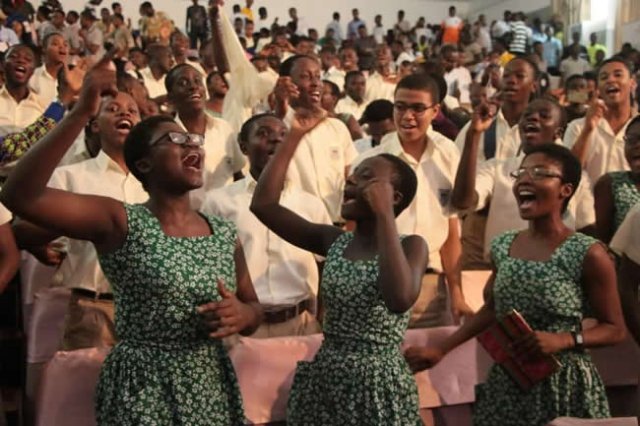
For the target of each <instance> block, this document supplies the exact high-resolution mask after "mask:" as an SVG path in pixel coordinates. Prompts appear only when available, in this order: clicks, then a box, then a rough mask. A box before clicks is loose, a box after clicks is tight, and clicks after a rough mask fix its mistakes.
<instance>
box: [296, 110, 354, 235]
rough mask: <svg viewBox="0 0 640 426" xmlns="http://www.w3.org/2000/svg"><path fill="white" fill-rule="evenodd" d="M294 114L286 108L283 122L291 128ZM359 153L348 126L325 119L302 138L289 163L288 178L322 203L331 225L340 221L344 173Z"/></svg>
mask: <svg viewBox="0 0 640 426" xmlns="http://www.w3.org/2000/svg"><path fill="white" fill-rule="evenodd" d="M294 114H295V112H294V111H293V109H292V108H289V110H288V111H287V114H286V116H285V117H284V123H285V124H286V125H287V127H291V122H292V121H293V117H294ZM357 156H358V153H357V151H356V149H355V147H354V146H353V142H352V141H351V135H350V133H349V130H348V129H347V126H345V125H344V123H343V122H342V121H340V120H338V119H337V118H326V119H324V120H323V121H322V122H321V123H319V124H318V125H317V126H316V127H315V128H314V129H313V130H311V131H310V132H308V133H307V134H305V135H304V137H303V138H302V140H301V141H300V145H299V146H298V149H297V150H296V153H295V154H294V156H293V159H292V160H291V165H290V166H289V171H288V178H289V180H290V181H291V184H292V185H294V186H298V187H300V188H302V189H303V190H304V191H307V192H309V193H311V194H313V195H315V196H316V197H318V198H320V199H321V200H322V202H323V203H324V205H325V207H326V208H327V211H328V212H329V216H330V217H331V220H332V221H333V222H340V221H341V218H340V208H341V205H342V191H343V190H344V181H345V171H347V170H348V167H349V165H350V164H351V163H352V162H353V160H355V158H356V157H357Z"/></svg>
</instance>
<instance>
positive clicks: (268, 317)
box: [262, 299, 311, 324]
mask: <svg viewBox="0 0 640 426" xmlns="http://www.w3.org/2000/svg"><path fill="white" fill-rule="evenodd" d="M310 309H311V301H310V300H309V299H306V300H303V301H302V302H300V303H298V304H297V305H293V306H284V307H279V306H274V307H265V308H264V316H263V319H262V321H263V322H264V323H265V324H280V323H283V322H286V321H289V320H290V319H293V318H295V317H297V316H298V315H300V314H301V313H303V312H305V311H308V310H310Z"/></svg>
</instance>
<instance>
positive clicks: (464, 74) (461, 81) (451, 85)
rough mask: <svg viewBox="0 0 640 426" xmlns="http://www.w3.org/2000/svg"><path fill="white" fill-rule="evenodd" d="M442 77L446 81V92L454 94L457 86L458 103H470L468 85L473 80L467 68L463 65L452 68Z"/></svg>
mask: <svg viewBox="0 0 640 426" xmlns="http://www.w3.org/2000/svg"><path fill="white" fill-rule="evenodd" d="M444 79H445V81H446V82H447V93H448V94H449V95H451V96H454V92H455V89H456V87H457V88H458V90H459V91H460V103H461V104H471V99H470V98H469V86H470V85H471V82H472V81H473V80H472V78H471V73H470V72H469V70H468V69H466V68H465V67H457V68H454V69H452V70H451V71H449V72H448V73H446V74H445V75H444Z"/></svg>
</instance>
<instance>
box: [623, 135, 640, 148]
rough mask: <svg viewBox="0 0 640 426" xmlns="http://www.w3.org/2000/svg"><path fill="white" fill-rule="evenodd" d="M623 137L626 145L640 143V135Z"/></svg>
mask: <svg viewBox="0 0 640 426" xmlns="http://www.w3.org/2000/svg"><path fill="white" fill-rule="evenodd" d="M623 139H624V143H625V145H629V146H634V145H638V144H640V135H631V137H629V136H625V137H624V138H623Z"/></svg>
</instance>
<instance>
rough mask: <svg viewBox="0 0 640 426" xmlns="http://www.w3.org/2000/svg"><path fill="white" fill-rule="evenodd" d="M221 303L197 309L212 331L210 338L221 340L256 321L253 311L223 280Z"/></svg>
mask: <svg viewBox="0 0 640 426" xmlns="http://www.w3.org/2000/svg"><path fill="white" fill-rule="evenodd" d="M218 292H219V293H220V296H221V297H222V300H221V301H219V302H209V303H207V304H204V305H201V306H198V307H197V309H196V310H197V312H198V313H199V314H200V315H201V316H202V317H203V321H204V322H205V324H206V325H207V327H208V328H209V329H210V330H211V333H209V337H212V338H215V339H221V338H224V337H227V336H231V335H232V334H236V333H239V332H241V331H242V330H244V329H245V328H247V327H248V326H249V325H251V324H252V322H253V320H254V319H255V313H254V311H253V309H252V308H251V307H250V306H248V305H246V304H244V303H242V302H241V301H240V300H238V298H237V297H236V295H235V293H233V292H231V291H229V290H228V289H227V288H226V287H225V285H224V282H223V281H222V280H218Z"/></svg>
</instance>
